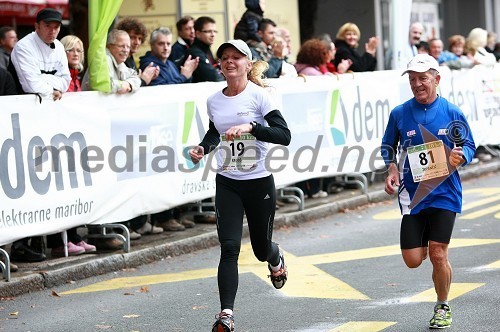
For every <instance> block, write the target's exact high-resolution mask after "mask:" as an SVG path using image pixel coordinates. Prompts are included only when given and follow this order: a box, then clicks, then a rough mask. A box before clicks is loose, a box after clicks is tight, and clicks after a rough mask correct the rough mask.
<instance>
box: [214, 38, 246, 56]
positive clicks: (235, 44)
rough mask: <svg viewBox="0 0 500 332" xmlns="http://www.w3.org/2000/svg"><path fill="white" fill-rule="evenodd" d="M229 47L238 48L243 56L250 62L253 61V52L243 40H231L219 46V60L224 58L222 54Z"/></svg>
mask: <svg viewBox="0 0 500 332" xmlns="http://www.w3.org/2000/svg"><path fill="white" fill-rule="evenodd" d="M229 46H233V47H236V49H237V50H238V51H240V52H241V53H242V54H243V55H245V56H246V57H247V58H248V59H249V60H252V52H251V51H250V48H249V47H248V45H247V43H245V42H244V41H243V40H241V39H231V40H228V41H227V42H225V43H223V44H222V45H221V46H219V48H218V49H217V57H218V58H219V59H220V57H221V56H222V52H223V51H224V50H225V49H226V48H228V47H229Z"/></svg>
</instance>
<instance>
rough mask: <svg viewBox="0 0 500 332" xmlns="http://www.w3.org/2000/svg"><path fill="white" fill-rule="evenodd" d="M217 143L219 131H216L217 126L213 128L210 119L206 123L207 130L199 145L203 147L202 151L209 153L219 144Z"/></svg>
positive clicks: (218, 141)
mask: <svg viewBox="0 0 500 332" xmlns="http://www.w3.org/2000/svg"><path fill="white" fill-rule="evenodd" d="M219 143H220V135H219V132H218V131H217V128H215V125H214V123H213V121H212V120H210V122H209V124H208V131H207V133H206V134H205V137H203V140H202V141H201V143H200V144H199V145H200V146H202V147H203V151H204V153H205V154H209V153H210V152H212V150H214V149H215V148H216V147H217V146H218V145H219Z"/></svg>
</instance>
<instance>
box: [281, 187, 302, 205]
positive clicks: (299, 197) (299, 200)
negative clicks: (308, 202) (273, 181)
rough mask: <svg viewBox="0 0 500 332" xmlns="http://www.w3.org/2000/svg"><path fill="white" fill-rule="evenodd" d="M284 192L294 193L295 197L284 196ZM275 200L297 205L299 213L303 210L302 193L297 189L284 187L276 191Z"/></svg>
mask: <svg viewBox="0 0 500 332" xmlns="http://www.w3.org/2000/svg"><path fill="white" fill-rule="evenodd" d="M285 192H296V193H297V195H291V194H286V193H285ZM276 196H277V197H276V198H277V199H280V200H291V201H294V202H295V203H297V205H298V206H299V211H302V210H304V192H303V191H302V189H300V188H298V187H284V188H280V189H278V192H277V195H276Z"/></svg>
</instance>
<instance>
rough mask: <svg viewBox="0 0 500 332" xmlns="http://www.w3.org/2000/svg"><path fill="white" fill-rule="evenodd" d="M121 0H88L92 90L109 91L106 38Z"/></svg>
mask: <svg viewBox="0 0 500 332" xmlns="http://www.w3.org/2000/svg"><path fill="white" fill-rule="evenodd" d="M122 2H123V0H89V41H90V43H89V50H88V58H87V59H88V61H89V69H88V70H89V82H90V88H91V89H92V90H94V91H101V92H109V91H110V90H111V82H110V79H109V71H108V62H107V60H106V38H107V36H108V31H109V28H110V26H111V24H112V23H113V21H114V19H115V17H116V15H117V14H118V11H119V10H120V7H121V5H122Z"/></svg>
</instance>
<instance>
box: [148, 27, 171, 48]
mask: <svg viewBox="0 0 500 332" xmlns="http://www.w3.org/2000/svg"><path fill="white" fill-rule="evenodd" d="M160 34H161V35H164V36H170V35H171V34H172V31H170V29H169V28H167V27H160V28H157V29H154V30H153V32H151V37H149V43H150V44H151V45H153V44H154V43H155V42H156V39H158V35H160Z"/></svg>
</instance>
